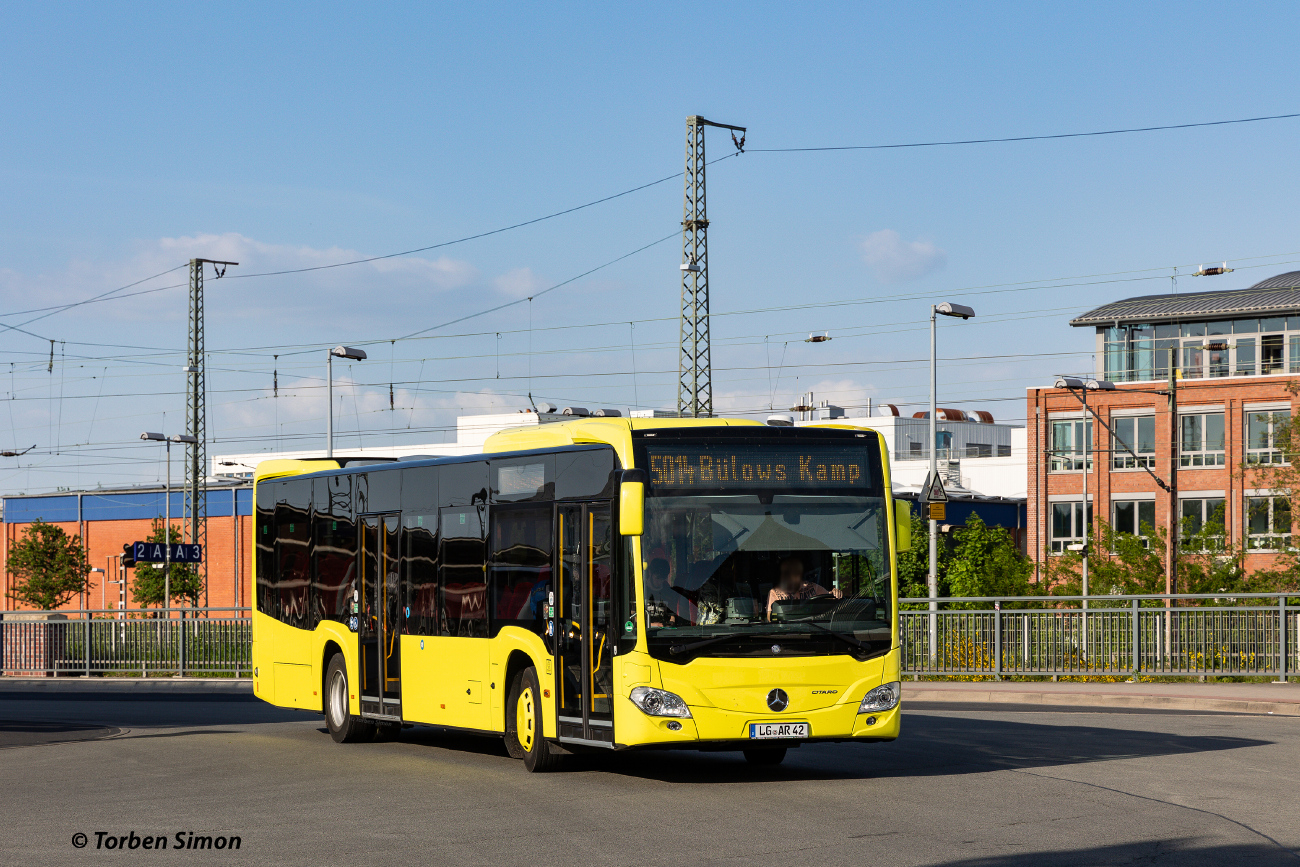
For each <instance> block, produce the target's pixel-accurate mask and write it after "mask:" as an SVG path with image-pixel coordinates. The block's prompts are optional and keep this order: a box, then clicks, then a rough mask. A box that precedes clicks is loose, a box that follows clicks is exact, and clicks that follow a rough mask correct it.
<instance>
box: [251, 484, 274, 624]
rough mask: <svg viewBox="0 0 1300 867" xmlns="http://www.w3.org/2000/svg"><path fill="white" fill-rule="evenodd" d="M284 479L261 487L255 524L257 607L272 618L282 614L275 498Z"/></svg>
mask: <svg viewBox="0 0 1300 867" xmlns="http://www.w3.org/2000/svg"><path fill="white" fill-rule="evenodd" d="M280 484H281V483H280V482H262V483H261V484H259V485H258V486H257V515H256V518H255V521H256V524H255V525H254V527H253V537H254V545H255V546H256V550H257V561H256V563H257V610H258V612H259V613H261V614H265V615H267V616H268V617H278V616H279V611H278V608H277V606H276V602H277V599H276V595H275V585H276V573H277V571H278V570H277V568H276V562H275V501H276V500H277V499H278V498H279V488H280Z"/></svg>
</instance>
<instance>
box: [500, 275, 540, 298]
mask: <svg viewBox="0 0 1300 867" xmlns="http://www.w3.org/2000/svg"><path fill="white" fill-rule="evenodd" d="M493 285H495V286H496V287H497V289H498V290H499V291H500V292H503V293H505V294H506V295H509V296H510V297H512V298H527V297H528V296H530V295H532V294H534V293H535V292H537V291H538V290H540V289H542V288H544V287H545V284H544V283H543V281H542V278H540V277H538V276H537V275H536V274H534V273H533V269H532V268H515V269H513V270H510V271H507V272H506V273H504V274H502V275H501V276H500V277H498V278H497V279H496V280H494V281H493Z"/></svg>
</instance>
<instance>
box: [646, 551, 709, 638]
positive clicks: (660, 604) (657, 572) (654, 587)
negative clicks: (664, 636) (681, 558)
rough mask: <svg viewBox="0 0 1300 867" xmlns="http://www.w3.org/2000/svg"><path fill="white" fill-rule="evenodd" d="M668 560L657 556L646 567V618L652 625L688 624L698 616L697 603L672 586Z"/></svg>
mask: <svg viewBox="0 0 1300 867" xmlns="http://www.w3.org/2000/svg"><path fill="white" fill-rule="evenodd" d="M670 571H671V569H670V567H669V565H668V561H667V560H665V559H664V558H663V557H655V558H654V559H653V560H651V561H650V565H649V566H647V567H646V572H645V576H646V587H645V589H646V619H647V623H648V624H649V625H650V626H688V625H690V624H692V623H694V622H695V621H696V618H697V616H698V614H697V609H696V607H695V604H694V603H692V602H691V600H689V599H687V598H686V597H685V596H683V595H682V594H681V593H679V592H678V591H677V589H676V588H675V587H673V586H672V582H671V581H669V572H670Z"/></svg>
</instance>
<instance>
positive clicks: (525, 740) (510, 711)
mask: <svg viewBox="0 0 1300 867" xmlns="http://www.w3.org/2000/svg"><path fill="white" fill-rule="evenodd" d="M541 699H542V691H541V689H540V688H539V686H538V683H537V669H536V668H534V667H532V666H531V665H530V666H529V667H528V668H525V669H524V670H523V671H521V672H519V673H518V674H517V675H515V679H514V682H513V683H512V684H510V700H509V702H508V703H507V704H506V751H507V752H508V753H510V755H511V757H512V758H516V759H523V760H524V767H525V768H527V769H528V770H529V772H531V773H541V772H543V771H550V770H553V769H554V768H555V767H556V766H557V765H559V763H560V757H559V756H558V755H556V754H555V753H554V752H552V751H551V747H550V744H548V743H547V742H546V738H545V737H543V736H542V701H541Z"/></svg>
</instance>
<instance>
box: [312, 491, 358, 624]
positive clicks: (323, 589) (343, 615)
mask: <svg viewBox="0 0 1300 867" xmlns="http://www.w3.org/2000/svg"><path fill="white" fill-rule="evenodd" d="M313 488H314V503H315V508H314V515H313V521H314V529H315V534H314V538H313V546H312V552H313V553H312V556H313V559H314V561H315V571H314V576H315V577H314V578H313V583H312V607H313V610H314V611H315V612H316V614H315V620H316V621H320V620H337V621H340V622H347V619H348V617H349V616H350V615H351V613H352V606H351V602H352V591H353V588H354V587H355V586H356V574H357V563H356V552H357V531H356V527H355V525H354V524H353V523H352V477H351V476H326V477H325V478H321V479H317V480H316V483H315V485H314V486H313Z"/></svg>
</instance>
